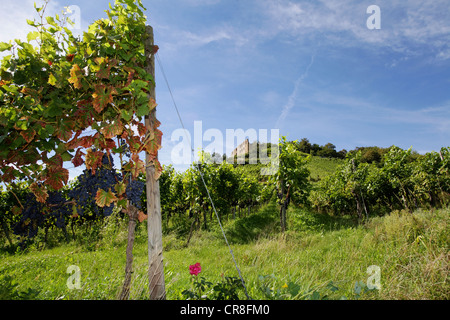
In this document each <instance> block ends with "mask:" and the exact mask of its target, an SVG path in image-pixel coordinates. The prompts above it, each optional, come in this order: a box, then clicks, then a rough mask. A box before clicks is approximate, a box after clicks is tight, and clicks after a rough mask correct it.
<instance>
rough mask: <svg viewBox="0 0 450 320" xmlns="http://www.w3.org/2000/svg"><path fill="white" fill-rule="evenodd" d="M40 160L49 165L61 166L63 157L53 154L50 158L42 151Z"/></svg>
mask: <svg viewBox="0 0 450 320" xmlns="http://www.w3.org/2000/svg"><path fill="white" fill-rule="evenodd" d="M42 161H44V163H45V164H46V165H47V166H49V167H62V166H63V159H62V157H61V155H59V154H55V155H54V156H53V157H51V158H50V159H48V158H47V153H42Z"/></svg>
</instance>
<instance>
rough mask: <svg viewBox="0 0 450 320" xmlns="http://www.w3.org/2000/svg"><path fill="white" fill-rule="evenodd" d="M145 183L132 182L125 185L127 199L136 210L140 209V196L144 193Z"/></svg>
mask: <svg viewBox="0 0 450 320" xmlns="http://www.w3.org/2000/svg"><path fill="white" fill-rule="evenodd" d="M144 187H145V183H144V182H142V181H140V180H133V181H131V182H130V183H129V184H128V185H127V189H126V191H125V192H126V194H127V199H128V200H130V202H131V203H132V204H133V205H134V206H135V207H136V208H138V209H142V201H141V196H142V193H143V192H144Z"/></svg>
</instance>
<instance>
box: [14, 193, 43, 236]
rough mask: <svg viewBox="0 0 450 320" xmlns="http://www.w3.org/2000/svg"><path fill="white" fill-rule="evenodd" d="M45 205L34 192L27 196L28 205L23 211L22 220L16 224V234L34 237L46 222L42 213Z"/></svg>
mask: <svg viewBox="0 0 450 320" xmlns="http://www.w3.org/2000/svg"><path fill="white" fill-rule="evenodd" d="M42 209H43V205H42V203H39V202H38V201H37V200H36V197H35V195H34V194H33V193H29V194H28V195H27V197H26V207H25V208H24V209H23V211H22V216H21V219H20V221H19V222H18V223H17V224H16V225H15V226H14V234H15V235H18V236H22V237H28V238H34V237H35V236H36V235H37V233H38V229H39V227H41V226H42V225H43V224H44V222H45V216H44V215H43V214H42Z"/></svg>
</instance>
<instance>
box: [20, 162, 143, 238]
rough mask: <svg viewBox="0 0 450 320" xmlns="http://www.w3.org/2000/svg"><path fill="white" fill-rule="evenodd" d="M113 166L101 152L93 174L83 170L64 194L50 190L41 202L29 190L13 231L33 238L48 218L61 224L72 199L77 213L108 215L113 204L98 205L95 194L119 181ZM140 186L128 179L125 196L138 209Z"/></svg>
mask: <svg viewBox="0 0 450 320" xmlns="http://www.w3.org/2000/svg"><path fill="white" fill-rule="evenodd" d="M113 168H114V160H113V158H112V156H111V155H106V154H105V155H104V156H103V158H102V167H100V168H98V169H97V170H96V172H95V175H94V174H93V173H92V170H90V169H86V170H84V171H83V173H82V174H81V175H79V176H78V178H77V183H76V184H75V186H73V187H72V189H70V190H69V191H68V192H67V195H66V196H65V195H64V194H63V192H61V191H52V192H49V194H48V198H47V202H46V203H45V204H42V203H40V202H38V201H37V199H36V197H35V195H34V194H33V193H29V194H28V195H27V199H26V207H25V208H24V209H23V211H22V216H21V220H20V221H19V223H17V225H16V226H15V228H14V233H15V234H16V235H19V236H22V237H24V238H25V237H26V238H29V239H30V238H33V237H35V236H36V235H37V233H38V229H39V228H40V227H42V226H43V225H44V223H46V221H48V219H54V220H53V221H54V222H55V225H56V226H57V227H58V228H65V226H66V222H67V220H68V217H70V216H71V215H72V213H73V212H72V203H73V202H75V203H76V210H77V213H78V215H80V216H83V215H85V214H86V213H88V212H93V213H95V215H96V216H110V215H111V214H112V212H113V209H114V204H111V205H110V206H108V207H104V208H100V207H98V206H97V204H96V199H95V198H96V195H97V191H98V190H100V189H102V190H105V191H107V190H111V191H112V192H115V189H114V186H115V185H116V184H117V183H118V182H121V181H123V176H122V174H121V173H119V172H117V171H116V170H115V169H113ZM144 187H145V183H144V182H142V181H139V180H134V181H130V182H129V183H128V185H127V188H126V196H127V199H128V200H130V201H131V203H132V204H133V205H134V206H136V207H137V208H139V209H142V201H141V197H142V194H143V192H144Z"/></svg>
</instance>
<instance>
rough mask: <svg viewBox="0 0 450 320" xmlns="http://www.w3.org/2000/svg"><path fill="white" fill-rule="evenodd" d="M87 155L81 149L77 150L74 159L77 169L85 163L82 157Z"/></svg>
mask: <svg viewBox="0 0 450 320" xmlns="http://www.w3.org/2000/svg"><path fill="white" fill-rule="evenodd" d="M84 155H86V154H85V153H84V152H82V151H81V148H80V149H78V150H77V152H76V154H75V157H74V158H73V159H72V163H73V165H74V166H75V168H76V167H79V166H81V165H82V164H83V163H84V160H83V158H82V156H84Z"/></svg>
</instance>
